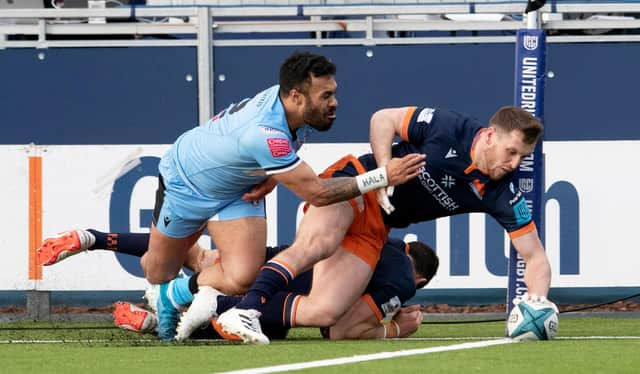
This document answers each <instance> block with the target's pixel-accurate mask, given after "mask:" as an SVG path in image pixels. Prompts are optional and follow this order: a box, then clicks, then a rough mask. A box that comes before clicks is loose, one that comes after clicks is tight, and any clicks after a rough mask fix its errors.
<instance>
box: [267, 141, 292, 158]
mask: <svg viewBox="0 0 640 374" xmlns="http://www.w3.org/2000/svg"><path fill="white" fill-rule="evenodd" d="M267 145H268V146H269V151H271V156H273V157H283V156H286V155H288V154H289V153H291V144H290V143H289V141H288V140H287V139H282V138H267Z"/></svg>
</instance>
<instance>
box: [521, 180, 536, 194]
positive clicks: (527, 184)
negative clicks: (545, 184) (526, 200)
mask: <svg viewBox="0 0 640 374" xmlns="http://www.w3.org/2000/svg"><path fill="white" fill-rule="evenodd" d="M518 187H519V188H520V191H522V192H524V193H529V192H531V191H533V178H520V180H519V181H518Z"/></svg>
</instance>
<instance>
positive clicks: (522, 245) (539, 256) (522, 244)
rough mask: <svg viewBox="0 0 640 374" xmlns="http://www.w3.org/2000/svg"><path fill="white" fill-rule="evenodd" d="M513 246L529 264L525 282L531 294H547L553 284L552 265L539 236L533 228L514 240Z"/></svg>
mask: <svg viewBox="0 0 640 374" xmlns="http://www.w3.org/2000/svg"><path fill="white" fill-rule="evenodd" d="M512 243H513V246H514V247H515V249H516V250H517V251H518V253H519V254H520V256H521V257H522V259H523V260H524V261H525V263H526V264H527V266H526V268H525V273H524V282H525V283H526V285H527V289H528V292H529V294H531V295H538V296H545V297H546V296H547V294H548V293H549V286H550V284H551V265H550V264H549V259H548V258H547V254H546V252H545V251H544V247H543V246H542V243H541V242H540V238H539V237H538V231H537V230H535V229H534V230H533V231H530V232H528V233H526V234H524V235H522V236H519V237H517V238H515V239H513V240H512Z"/></svg>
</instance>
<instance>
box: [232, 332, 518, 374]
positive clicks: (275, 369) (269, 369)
mask: <svg viewBox="0 0 640 374" xmlns="http://www.w3.org/2000/svg"><path fill="white" fill-rule="evenodd" d="M515 342H516V341H514V340H511V339H507V338H503V339H495V340H484V341H480V342H473V343H462V344H454V345H446V346H440V347H431V348H419V349H408V350H404V351H396V352H380V353H372V354H368V355H356V356H350V357H340V358H331V359H327V360H318V361H309V362H299V363H296V364H285V365H276V366H266V367H261V368H253V369H243V370H236V371H225V372H223V373H225V374H249V373H251V374H257V373H279V372H282V371H293V370H302V369H310V368H318V367H324V366H335V365H344V364H352V363H354V362H363V361H373V360H384V359H387V358H394V357H402V356H413V355H422V354H427V353H435V352H446V351H457V350H461V349H471V348H482V347H490V346H492V345H501V344H510V343H515Z"/></svg>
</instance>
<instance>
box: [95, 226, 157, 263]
mask: <svg viewBox="0 0 640 374" xmlns="http://www.w3.org/2000/svg"><path fill="white" fill-rule="evenodd" d="M87 231H89V232H90V233H92V234H93V236H95V237H96V242H95V243H94V244H93V245H92V246H91V247H89V250H90V251H91V250H94V249H104V250H107V251H114V252H120V253H124V254H128V255H132V256H136V257H142V255H144V254H145V252H146V251H147V248H148V247H149V234H144V233H131V232H125V233H117V232H109V233H105V232H100V231H96V230H92V229H89V230H87Z"/></svg>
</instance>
